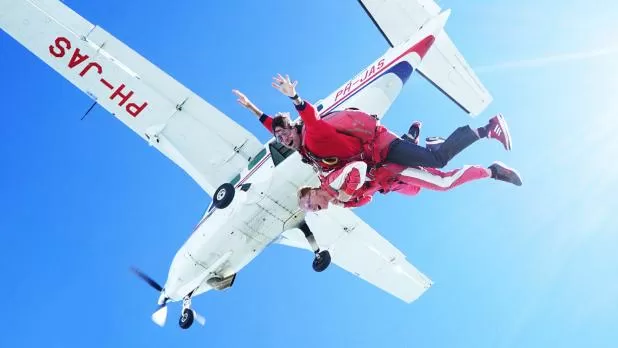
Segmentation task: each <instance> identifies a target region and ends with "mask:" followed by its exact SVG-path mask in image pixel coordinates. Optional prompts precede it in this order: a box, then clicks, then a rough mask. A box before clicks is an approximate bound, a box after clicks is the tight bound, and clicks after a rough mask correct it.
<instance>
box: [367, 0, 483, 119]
mask: <svg viewBox="0 0 618 348" xmlns="http://www.w3.org/2000/svg"><path fill="white" fill-rule="evenodd" d="M358 2H359V3H360V5H361V6H362V7H363V9H364V10H365V12H366V13H367V15H368V16H369V17H370V18H371V20H372V21H373V23H374V24H375V25H376V27H377V28H378V29H379V30H380V32H381V33H382V35H383V36H384V38H385V39H386V41H388V43H389V45H391V47H395V46H397V45H399V44H400V43H403V42H405V41H406V40H407V39H408V38H409V37H410V36H412V35H413V34H414V33H416V32H417V31H418V30H419V29H420V27H421V26H423V24H424V23H425V22H426V21H428V20H429V19H430V18H432V17H434V16H436V15H438V14H439V13H440V7H439V6H438V4H436V3H435V2H434V1H433V0H358ZM418 71H419V73H420V74H421V75H422V76H423V77H425V78H426V79H427V80H428V81H429V82H431V83H432V84H433V85H434V86H435V87H436V88H438V89H439V90H440V91H441V92H442V93H444V94H445V95H446V96H447V97H449V98H450V99H451V100H452V101H453V102H455V103H456V104H457V105H458V106H459V107H461V108H462V109H463V110H464V111H465V112H467V113H469V114H471V115H472V116H476V115H478V114H480V113H481V112H482V111H483V110H485V108H486V107H487V106H488V105H489V104H490V103H491V101H492V100H493V98H492V96H491V95H490V94H489V92H488V91H487V89H486V88H485V87H484V86H483V84H482V83H481V81H480V80H479V79H478V77H477V76H476V74H475V73H474V71H473V70H472V68H471V67H470V66H469V65H468V63H467V62H466V60H465V59H464V57H463V56H462V54H461V53H460V52H459V50H458V49H457V47H455V44H454V43H453V41H451V39H450V38H449V36H448V34H447V33H446V32H445V31H444V32H442V34H441V35H439V36H438V37H437V38H436V41H435V43H434V44H433V47H432V48H431V49H430V50H429V52H428V53H427V55H426V56H425V58H424V59H423V62H422V63H421V66H420V67H419V69H418Z"/></svg>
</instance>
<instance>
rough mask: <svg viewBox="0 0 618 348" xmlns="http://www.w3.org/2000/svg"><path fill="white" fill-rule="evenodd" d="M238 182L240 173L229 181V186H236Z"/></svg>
mask: <svg viewBox="0 0 618 348" xmlns="http://www.w3.org/2000/svg"><path fill="white" fill-rule="evenodd" d="M239 181H240V173H239V174H238V175H236V176H235V177H234V179H232V181H230V184H232V185H236V183H237V182H239Z"/></svg>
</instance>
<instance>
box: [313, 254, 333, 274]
mask: <svg viewBox="0 0 618 348" xmlns="http://www.w3.org/2000/svg"><path fill="white" fill-rule="evenodd" d="M329 265H330V253H329V252H328V250H322V251H320V252H319V253H317V254H316V255H315V258H314V259H313V265H312V266H313V270H314V271H316V272H322V271H324V270H325V269H327V268H328V266H329Z"/></svg>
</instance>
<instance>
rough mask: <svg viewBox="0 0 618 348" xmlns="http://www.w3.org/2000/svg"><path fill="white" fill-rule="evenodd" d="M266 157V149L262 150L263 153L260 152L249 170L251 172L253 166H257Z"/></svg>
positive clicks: (250, 163) (249, 166)
mask: <svg viewBox="0 0 618 348" xmlns="http://www.w3.org/2000/svg"><path fill="white" fill-rule="evenodd" d="M264 156H266V149H262V151H260V152H259V153H258V154H257V155H256V156H255V158H254V159H252V160H251V161H250V162H249V165H248V166H247V168H248V169H249V170H251V168H253V166H255V165H256V164H257V163H258V162H259V161H260V160H261V159H262V158H264Z"/></svg>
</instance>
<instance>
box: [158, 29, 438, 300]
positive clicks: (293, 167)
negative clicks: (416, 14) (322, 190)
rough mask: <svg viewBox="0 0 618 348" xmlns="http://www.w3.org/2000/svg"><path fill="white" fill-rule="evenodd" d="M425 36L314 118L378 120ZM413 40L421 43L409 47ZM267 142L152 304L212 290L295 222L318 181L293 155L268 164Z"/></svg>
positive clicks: (338, 94)
mask: <svg viewBox="0 0 618 348" xmlns="http://www.w3.org/2000/svg"><path fill="white" fill-rule="evenodd" d="M429 34H431V32H430V33H429ZM427 35H428V34H427V33H423V32H419V33H417V35H415V36H413V37H412V38H410V40H408V42H405V43H403V44H401V45H399V46H397V47H394V48H390V49H389V50H388V51H387V52H386V53H385V54H384V55H383V56H382V57H380V58H378V59H377V60H376V61H374V62H373V63H372V64H370V65H369V66H368V67H367V68H365V69H364V70H362V71H361V72H360V73H359V74H358V75H356V76H355V77H354V78H352V79H351V80H349V81H348V82H346V83H344V84H343V85H342V86H341V87H340V88H338V89H337V90H335V91H334V92H333V93H331V94H330V95H329V96H328V97H326V98H325V99H323V100H322V101H320V102H317V103H315V104H314V105H315V107H316V108H317V110H318V112H319V113H320V114H321V115H323V114H326V113H328V112H331V111H334V110H341V109H345V108H347V107H356V108H359V109H360V110H362V111H364V112H367V113H369V114H375V115H378V117H379V118H381V117H382V116H383V115H384V114H385V113H386V111H387V110H388V109H389V108H390V106H391V104H392V103H393V102H394V100H395V99H396V98H397V96H398V95H399V93H400V92H401V89H402V87H403V85H404V84H405V82H406V81H407V80H408V78H409V77H410V75H411V74H412V72H413V71H414V70H415V69H416V68H417V67H418V65H419V64H420V63H421V59H422V58H421V56H420V55H419V54H418V53H417V52H415V51H416V50H418V46H419V45H421V46H422V45H426V44H429V45H430V44H431V43H432V42H433V41H432V39H433V37H432V38H430V39H427V41H425V40H424V39H425V38H426V37H427ZM420 41H423V43H422V44H419V45H417V43H419V42H420ZM415 47H416V48H415ZM291 107H292V106H291ZM272 142H273V141H272V140H271V141H270V142H269V143H267V144H266V145H265V147H264V149H263V150H262V151H261V152H260V153H259V154H257V155H256V156H255V157H254V160H252V161H251V163H250V164H249V165H248V167H247V168H246V169H244V170H243V171H242V172H241V173H239V175H238V176H237V177H236V178H235V179H231V180H230V181H231V182H232V183H233V184H234V185H235V188H236V193H235V197H234V199H233V201H232V203H231V204H230V205H229V206H228V207H226V208H224V209H216V208H214V209H212V206H211V209H208V211H206V213H205V214H204V216H203V217H202V219H201V220H200V222H199V223H198V224H197V226H196V227H195V229H194V231H193V233H192V234H191V236H190V237H189V239H188V240H187V241H186V242H185V243H184V245H183V246H182V247H181V248H180V250H178V252H177V253H176V256H175V257H174V259H173V261H172V264H171V267H170V270H169V274H168V279H167V281H166V283H165V286H164V291H163V292H162V294H161V298H160V300H159V301H160V302H162V301H163V298H168V299H169V300H170V301H179V300H182V299H183V298H184V297H185V296H187V295H189V294H190V296H192V297H194V296H196V295H199V294H201V293H204V292H206V291H208V290H210V289H212V287H211V286H210V285H209V284H207V280H208V279H210V278H214V277H219V278H225V277H229V276H232V275H234V274H236V273H238V272H239V271H240V270H241V269H242V268H243V267H244V266H246V265H247V264H248V263H249V262H251V260H253V259H254V258H255V257H256V256H257V255H259V254H260V253H261V252H262V251H263V250H264V248H266V247H267V246H268V245H269V244H271V243H273V242H274V241H275V240H276V239H277V238H278V237H279V236H280V235H281V233H283V232H284V231H286V230H289V229H292V228H296V227H297V226H298V225H299V224H300V223H301V222H302V221H303V219H304V213H303V212H302V211H301V210H300V209H299V207H298V203H297V191H298V189H299V188H300V187H302V186H304V185H309V186H316V185H317V184H319V180H318V177H317V175H316V173H315V171H314V170H313V168H312V167H311V166H310V165H308V164H305V163H303V162H302V161H301V157H300V155H299V154H298V153H297V152H294V153H293V154H292V155H290V156H289V157H287V158H286V159H285V161H283V162H280V163H278V164H277V165H275V161H274V160H273V155H272V153H271V150H270V147H269V144H270V143H272ZM246 183H250V184H251V186H250V188H249V189H248V190H247V191H246V192H245V191H243V190H241V189H240V187H241V186H242V185H243V184H246ZM318 243H319V241H318Z"/></svg>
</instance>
